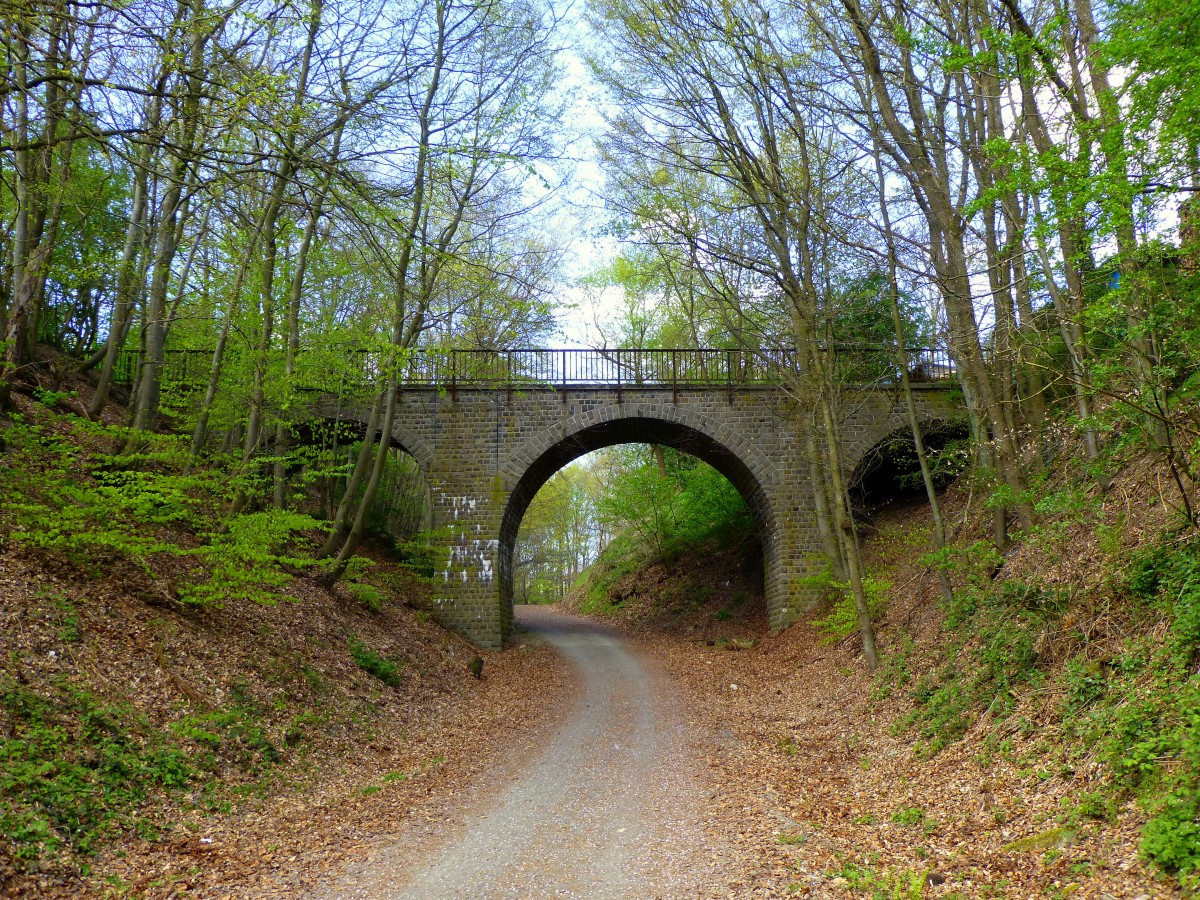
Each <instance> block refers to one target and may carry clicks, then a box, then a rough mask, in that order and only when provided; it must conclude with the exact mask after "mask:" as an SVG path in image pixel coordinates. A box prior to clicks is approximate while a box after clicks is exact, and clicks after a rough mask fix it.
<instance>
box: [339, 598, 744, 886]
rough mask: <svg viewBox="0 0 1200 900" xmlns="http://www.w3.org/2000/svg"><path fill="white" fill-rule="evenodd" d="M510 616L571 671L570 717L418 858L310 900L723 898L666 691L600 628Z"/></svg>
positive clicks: (369, 865) (681, 729)
mask: <svg viewBox="0 0 1200 900" xmlns="http://www.w3.org/2000/svg"><path fill="white" fill-rule="evenodd" d="M518 618H519V622H520V624H521V626H523V627H524V628H527V629H529V630H530V631H531V632H533V634H534V635H536V636H538V637H539V638H540V639H544V640H545V641H548V642H549V643H550V644H551V645H552V646H553V647H554V648H555V649H557V650H558V651H559V652H560V653H562V654H563V655H564V656H565V657H566V658H567V659H568V660H570V662H571V663H572V664H573V666H574V667H575V668H576V669H577V670H578V672H579V676H580V678H581V680H582V681H583V683H584V690H583V692H582V693H581V695H580V699H579V700H578V702H577V704H576V706H575V708H574V710H573V711H572V712H571V713H569V714H568V716H567V717H566V720H565V721H564V723H563V725H562V726H561V727H560V728H559V729H558V730H557V732H555V733H554V734H553V735H551V736H550V737H549V738H548V739H546V740H545V741H544V742H543V744H542V745H541V746H540V747H538V748H536V749H535V750H534V751H533V752H531V753H529V754H528V756H527V764H526V765H525V766H524V767H523V768H522V769H520V770H518V771H517V772H516V773H515V777H513V778H512V780H511V781H510V782H509V783H508V784H507V785H505V786H504V787H502V788H501V789H500V790H499V791H491V790H489V789H488V786H487V785H486V784H484V785H480V790H479V791H478V792H476V800H475V801H474V803H473V804H469V805H467V806H466V807H465V808H464V809H461V810H449V811H448V815H447V817H446V819H445V820H444V822H443V823H442V824H441V825H440V826H436V827H435V828H434V829H433V831H432V833H430V834H428V835H427V838H428V839H427V840H425V841H417V842H416V843H417V844H418V845H420V844H424V847H423V848H420V849H417V850H416V852H414V847H413V843H414V842H412V841H408V840H405V841H399V840H398V841H397V842H396V843H395V844H394V845H392V846H390V847H385V848H384V849H383V850H381V851H380V852H378V853H376V854H374V855H373V856H372V857H371V858H370V859H368V860H367V861H366V863H365V864H363V865H361V866H358V867H356V868H355V869H353V870H352V871H349V872H347V873H346V874H345V875H344V876H343V877H342V878H341V879H340V880H339V881H338V882H337V883H335V884H333V885H331V886H330V888H329V889H328V890H327V891H325V892H324V893H322V894H319V895H318V896H320V897H323V898H335V897H336V898H340V897H380V898H382V897H389V898H397V900H401V898H403V900H417V898H450V897H472V898H489V897H496V898H501V897H504V898H509V897H512V898H518V897H519V898H534V897H537V898H542V897H588V898H622V897H631V898H632V897H636V898H650V897H661V898H668V897H680V898H682V897H703V896H710V897H711V896H721V895H724V893H725V891H723V890H721V889H719V888H716V887H715V885H714V884H713V883H712V878H713V870H714V869H715V868H716V867H717V866H718V865H719V860H720V857H721V856H722V854H721V853H720V851H719V848H716V847H713V846H710V839H709V838H708V837H707V835H706V830H705V829H704V827H703V804H704V799H705V785H704V776H702V775H701V773H700V772H699V771H698V770H697V769H696V768H695V767H694V764H693V762H692V756H693V754H692V753H691V752H690V751H689V750H688V747H689V746H690V743H691V742H690V740H689V735H688V726H687V724H686V722H685V720H684V718H683V715H682V713H681V710H680V708H678V707H677V706H676V704H675V701H674V699H673V697H672V696H671V691H670V688H669V684H668V682H667V681H666V680H665V679H663V678H662V677H660V676H659V675H657V674H656V673H655V672H654V671H653V669H652V668H651V667H647V666H646V665H644V664H643V662H642V661H641V660H639V659H638V657H637V656H635V655H634V654H633V653H631V652H630V650H629V649H628V648H627V646H626V644H625V643H624V641H623V640H622V639H621V638H619V637H618V636H617V635H616V634H615V633H613V632H611V631H609V630H606V629H604V628H602V627H600V626H597V625H594V624H591V623H588V622H583V621H581V620H579V619H574V618H571V617H569V616H564V615H562V614H559V613H555V612H551V611H548V610H545V609H538V608H522V609H519V610H518ZM486 778H487V776H485V781H486Z"/></svg>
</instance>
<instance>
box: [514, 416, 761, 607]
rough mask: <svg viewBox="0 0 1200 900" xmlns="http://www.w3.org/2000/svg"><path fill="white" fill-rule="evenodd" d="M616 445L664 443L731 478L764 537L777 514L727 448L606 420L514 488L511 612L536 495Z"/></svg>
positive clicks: (683, 433) (542, 460)
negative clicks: (522, 536)
mask: <svg viewBox="0 0 1200 900" xmlns="http://www.w3.org/2000/svg"><path fill="white" fill-rule="evenodd" d="M614 444H662V445H663V446H667V447H674V448H676V449H677V450H681V451H683V452H684V453H688V454H690V455H692V456H695V457H696V458H697V459H700V460H702V461H703V462H706V463H708V464H709V465H710V466H712V467H713V468H714V469H716V470H717V471H718V472H720V473H721V474H722V475H724V476H725V477H726V478H728V479H729V482H730V483H731V484H732V485H733V486H734V487H735V488H737V490H738V492H739V493H740V494H741V495H742V497H744V498H745V500H746V503H747V504H748V505H749V506H750V509H751V510H752V511H753V513H754V517H755V519H756V521H757V522H758V527H759V529H760V531H761V532H762V533H763V535H764V536H765V535H766V534H768V533H769V531H770V529H771V526H772V524H773V513H772V511H771V508H770V504H769V503H768V502H767V495H766V492H765V491H764V490H763V487H762V485H761V484H759V482H758V479H757V478H756V477H755V476H754V473H753V472H751V471H750V468H749V467H748V466H747V465H746V464H745V463H744V462H742V460H741V459H739V458H738V457H737V455H736V454H735V453H733V452H732V451H731V450H729V448H728V447H725V446H724V445H723V444H720V443H719V442H717V441H715V440H713V439H712V438H710V437H708V436H707V435H705V434H703V433H702V432H699V431H696V430H695V429H694V428H689V427H688V426H686V425H680V424H679V423H677V422H666V421H663V420H660V419H646V418H636V419H621V420H617V421H612V422H603V423H601V424H599V425H594V426H592V427H591V428H586V429H584V430H582V431H579V432H576V433H575V434H573V435H571V436H570V437H567V438H564V439H563V440H562V441H560V442H558V443H557V444H555V445H554V446H553V447H551V448H550V449H549V450H547V451H546V452H545V453H543V454H542V455H541V456H540V457H538V459H537V460H535V461H534V463H533V464H532V465H531V466H530V467H529V468H528V469H527V470H526V472H525V474H524V475H523V476H521V480H520V481H518V482H517V485H516V487H515V488H514V489H513V492H512V496H511V497H510V498H509V501H508V505H507V507H505V510H504V517H503V518H502V519H501V522H500V546H499V561H498V562H499V575H500V595H501V599H502V601H503V603H504V608H505V611H506V612H507V611H509V610H511V608H512V599H513V585H512V578H513V570H512V560H513V548H514V547H515V545H516V542H517V533H518V531H519V530H520V528H521V519H522V518H524V516H525V511H526V510H527V509H528V508H529V504H530V503H531V502H532V501H533V498H534V496H535V495H536V494H537V492H538V490H539V489H541V487H542V485H544V484H545V483H546V482H547V481H549V480H550V477H551V476H552V475H554V473H555V472H557V471H558V470H559V469H561V468H562V467H563V466H565V465H567V464H568V463H570V462H571V461H572V460H575V459H578V458H579V457H580V456H584V455H585V454H588V453H591V452H592V451H593V450H600V449H603V448H604V447H611V446H613V445H614Z"/></svg>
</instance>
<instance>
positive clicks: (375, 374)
mask: <svg viewBox="0 0 1200 900" xmlns="http://www.w3.org/2000/svg"><path fill="white" fill-rule="evenodd" d="M824 352H825V353H826V354H827V355H828V358H829V359H831V363H830V366H829V368H828V371H829V372H831V373H832V375H833V377H834V378H835V379H836V380H837V381H839V382H841V383H843V384H854V385H875V386H891V385H896V384H898V383H899V382H900V375H901V371H900V367H899V365H898V363H897V358H898V356H897V352H896V348H894V347H883V346H866V345H858V344H834V345H832V349H826V350H825V351H824ZM271 355H279V356H280V360H279V361H281V360H282V355H280V354H277V353H275V354H271ZM905 355H906V357H907V359H908V374H909V377H910V379H911V380H913V381H914V382H917V383H921V384H929V383H937V382H943V381H946V380H948V379H950V378H952V377H953V375H954V364H953V361H952V360H951V358H950V355H949V353H948V352H947V351H946V350H945V349H944V348H941V347H916V348H909V349H908V350H907V351H906V354H905ZM211 356H212V352H211V351H209V350H168V351H166V354H165V356H164V360H163V374H164V377H165V378H166V379H167V380H168V381H170V382H173V383H177V384H180V385H184V386H187V385H195V384H197V383H201V382H203V381H204V380H206V379H207V374H208V373H207V369H208V362H209V359H210V358H211ZM388 358H389V354H388V352H387V351H384V350H366V349H362V348H359V347H343V348H338V347H333V348H328V349H325V350H321V351H307V352H303V353H301V354H300V355H299V357H298V358H297V361H296V366H297V372H298V379H299V380H300V381H301V382H302V383H306V386H307V387H308V389H310V390H313V391H324V392H335V391H336V390H338V388H339V387H342V388H345V387H347V386H352V387H366V386H368V385H371V384H374V383H377V382H379V381H380V380H381V379H382V378H383V375H384V373H385V370H386V368H387V365H388ZM271 362H272V360H270V359H269V360H267V365H268V367H270V365H271ZM795 364H796V360H795V351H794V350H793V349H791V348H787V347H778V348H766V349H761V350H729V349H715V348H675V349H642V348H613V349H557V350H554V349H537V348H519V349H511V350H444V351H443V350H415V351H410V352H407V353H405V354H404V355H403V356H402V357H401V359H400V362H399V365H400V372H399V381H400V383H401V384H403V385H404V386H409V387H416V386H431V387H441V388H446V389H448V390H456V389H457V388H459V387H467V386H472V387H494V388H505V389H508V388H513V389H518V388H532V387H547V388H558V389H566V388H578V387H612V388H616V389H618V390H620V389H623V388H625V387H670V388H673V389H678V388H681V387H725V388H726V389H727V390H728V389H733V388H737V387H752V386H778V385H780V384H781V383H783V382H784V381H785V380H786V376H787V373H788V372H790V371H794V368H795ZM138 367H139V360H138V355H137V353H136V351H132V350H123V351H121V353H120V354H119V355H118V357H117V366H116V369H115V380H116V382H117V383H118V384H129V383H131V382H132V381H133V379H134V377H135V375H136V373H137V371H138ZM307 382H311V384H307Z"/></svg>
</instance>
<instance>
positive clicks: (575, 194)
mask: <svg viewBox="0 0 1200 900" xmlns="http://www.w3.org/2000/svg"><path fill="white" fill-rule="evenodd" d="M559 12H560V13H561V14H562V15H563V17H564V22H563V25H562V29H563V41H562V45H563V49H562V50H561V51H560V62H561V64H562V66H563V79H562V88H563V91H564V92H565V93H566V94H567V95H568V97H569V98H570V102H569V107H568V110H567V113H566V115H565V116H564V117H563V123H564V125H565V126H567V127H569V128H570V129H571V130H572V131H573V132H574V134H573V135H572V141H571V145H570V148H569V150H568V154H569V156H570V160H571V166H572V169H573V172H572V178H571V182H570V184H569V185H568V187H567V188H566V190H565V193H564V195H563V198H562V202H561V205H560V207H559V210H558V212H557V214H556V215H555V216H554V218H553V219H552V221H551V224H550V230H551V232H552V236H553V237H555V238H557V239H560V240H564V243H565V247H566V250H567V259H566V261H565V264H564V266H563V273H562V283H561V284H560V286H559V292H560V293H559V296H560V298H561V303H562V305H561V307H560V310H559V314H558V321H559V328H560V334H558V335H557V336H556V337H555V340H554V342H553V343H554V345H555V346H556V347H592V346H595V345H596V344H597V343H598V342H599V338H600V335H599V333H598V331H597V328H596V325H595V323H596V321H597V320H599V321H604V320H605V319H606V318H608V317H609V316H610V315H611V314H612V311H613V310H614V309H615V307H616V304H617V302H618V301H619V299H620V296H619V291H618V289H615V288H610V289H607V290H606V291H605V292H604V293H603V295H600V296H597V294H596V292H595V291H585V290H584V289H583V288H581V287H580V286H579V282H580V280H581V279H583V278H584V277H586V276H587V275H589V274H591V273H593V272H595V271H596V270H597V269H599V268H601V267H603V266H605V265H607V264H608V263H610V262H611V261H612V260H613V258H614V257H615V256H616V254H617V252H618V250H619V244H618V241H617V240H616V239H614V238H612V237H609V236H606V235H603V234H601V233H600V232H601V230H602V228H603V226H604V224H605V216H604V200H603V185H604V174H603V172H602V171H601V169H600V164H599V160H598V158H597V155H596V150H595V138H597V137H599V136H600V135H601V134H602V133H603V131H604V118H603V116H602V113H601V110H602V109H603V107H604V105H605V103H606V102H607V101H606V99H605V97H604V92H603V89H602V88H601V87H600V85H599V84H597V83H596V81H595V79H594V78H592V75H591V72H590V70H589V69H588V66H587V63H586V62H585V61H584V56H583V55H584V53H585V52H586V48H587V47H588V45H589V43H590V42H591V40H592V32H591V30H590V29H589V28H588V26H587V23H586V22H584V21H583V17H582V15H583V8H582V5H581V4H578V3H575V4H572V5H570V6H568V7H567V8H565V9H561V10H559Z"/></svg>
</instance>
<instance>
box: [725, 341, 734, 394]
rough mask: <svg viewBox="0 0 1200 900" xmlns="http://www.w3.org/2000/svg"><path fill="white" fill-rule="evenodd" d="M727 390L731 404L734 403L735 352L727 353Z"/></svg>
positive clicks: (727, 351)
mask: <svg viewBox="0 0 1200 900" xmlns="http://www.w3.org/2000/svg"><path fill="white" fill-rule="evenodd" d="M725 390H726V392H727V394H728V396H729V402H730V404H732V403H733V351H732V350H726V351H725Z"/></svg>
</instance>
